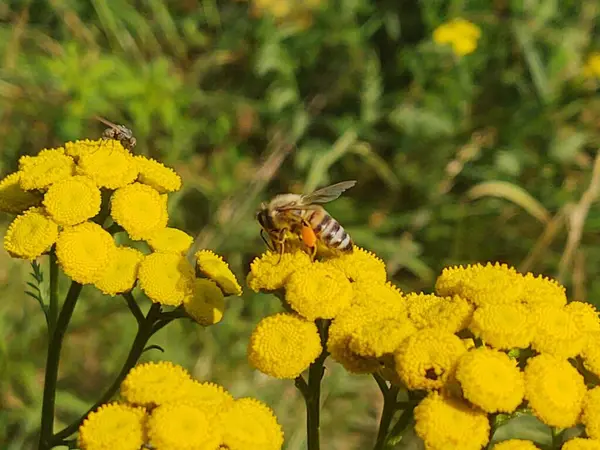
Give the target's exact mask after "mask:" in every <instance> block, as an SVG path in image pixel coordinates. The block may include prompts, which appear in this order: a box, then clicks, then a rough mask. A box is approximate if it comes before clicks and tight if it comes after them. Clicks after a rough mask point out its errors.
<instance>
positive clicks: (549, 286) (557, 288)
mask: <svg viewBox="0 0 600 450" xmlns="http://www.w3.org/2000/svg"><path fill="white" fill-rule="evenodd" d="M522 301H523V302H524V303H525V304H526V305H528V306H530V307H531V308H532V309H536V308H538V307H539V308H542V309H543V308H545V307H546V306H556V307H561V306H565V305H566V304H567V294H566V291H565V288H564V286H561V285H560V284H558V282H557V281H556V280H552V279H550V278H546V277H543V276H541V275H539V276H534V275H533V274H531V273H528V274H527V275H525V276H524V277H523V292H522Z"/></svg>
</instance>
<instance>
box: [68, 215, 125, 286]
mask: <svg viewBox="0 0 600 450" xmlns="http://www.w3.org/2000/svg"><path fill="white" fill-rule="evenodd" d="M115 252H116V246H115V242H114V241H113V238H112V236H111V235H110V233H108V232H107V231H106V230H104V229H103V228H102V227H101V226H100V225H98V224H95V223H93V222H84V223H82V224H79V225H75V226H74V227H69V228H65V229H64V230H63V231H62V232H61V233H60V234H59V235H58V239H57V240H56V257H57V259H58V263H59V264H60V266H61V267H62V269H63V271H64V272H65V273H66V274H67V276H68V277H69V278H71V279H72V280H74V281H77V282H78V283H81V284H88V283H94V282H96V281H98V280H100V278H102V277H103V276H104V274H105V273H106V272H107V271H108V268H109V266H110V264H111V262H112V260H113V258H114V257H115Z"/></svg>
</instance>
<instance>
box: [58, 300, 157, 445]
mask: <svg viewBox="0 0 600 450" xmlns="http://www.w3.org/2000/svg"><path fill="white" fill-rule="evenodd" d="M132 299H133V297H132ZM159 315H160V304H158V303H154V304H153V305H152V306H151V307H150V310H149V311H148V314H147V315H146V316H145V318H144V320H143V321H142V322H140V323H139V325H138V331H137V334H136V335H135V339H134V340H133V344H131V349H130V350H129V354H128V355H127V359H126V360H125V363H124V364H123V367H122V368H121V371H120V372H119V374H118V375H117V377H116V378H115V380H114V381H113V383H112V385H111V386H110V387H109V388H108V389H107V390H106V392H104V395H102V397H100V399H99V400H98V401H97V402H96V403H95V404H94V406H92V407H91V408H90V409H88V410H87V411H86V412H85V413H84V414H83V415H81V417H80V418H79V419H77V420H76V421H75V422H73V423H72V424H70V425H69V426H67V427H65V428H64V429H63V430H61V431H59V432H58V433H56V434H55V435H54V436H53V437H52V439H51V440H50V443H51V444H53V445H58V444H59V443H60V442H62V441H64V439H65V438H67V437H69V436H70V435H72V434H73V433H75V432H76V431H77V429H78V428H79V426H80V425H81V424H82V423H83V421H84V420H85V418H86V417H87V416H88V414H89V413H91V412H93V411H95V410H96V409H98V407H100V405H103V404H104V403H107V402H108V401H109V400H110V399H111V398H112V397H113V396H114V395H115V393H116V392H117V391H118V390H119V387H120V386H121V383H122V382H123V380H124V379H125V377H126V376H127V374H128V373H129V371H130V370H131V368H132V367H133V366H135V364H136V363H137V361H138V359H140V356H141V355H142V353H143V352H144V348H145V347H146V344H147V342H148V340H149V339H150V337H152V335H153V334H154V333H155V332H156V331H158V330H156V331H155V330H154V329H153V327H154V323H155V321H156V320H157V318H158V317H159Z"/></svg>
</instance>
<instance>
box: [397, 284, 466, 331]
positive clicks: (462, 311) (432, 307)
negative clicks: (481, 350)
mask: <svg viewBox="0 0 600 450" xmlns="http://www.w3.org/2000/svg"><path fill="white" fill-rule="evenodd" d="M406 306H407V311H408V317H409V318H410V320H411V321H412V322H413V323H414V324H415V326H416V327H417V328H439V329H442V330H446V331H449V332H450V333H457V332H459V331H460V330H463V329H465V328H467V326H468V325H469V322H470V321H471V317H472V315H473V306H472V305H471V304H470V303H469V302H467V301H466V300H464V299H462V298H460V297H459V296H457V295H455V296H454V297H438V296H437V295H431V294H414V293H412V294H408V295H407V296H406Z"/></svg>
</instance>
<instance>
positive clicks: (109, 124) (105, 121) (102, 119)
mask: <svg viewBox="0 0 600 450" xmlns="http://www.w3.org/2000/svg"><path fill="white" fill-rule="evenodd" d="M96 120H98V121H100V122H102V123H103V124H104V125H106V126H107V127H111V128H115V129H118V128H119V125H117V124H115V123H112V122H111V121H110V120H106V119H105V118H104V117H100V116H96Z"/></svg>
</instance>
